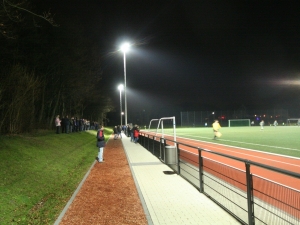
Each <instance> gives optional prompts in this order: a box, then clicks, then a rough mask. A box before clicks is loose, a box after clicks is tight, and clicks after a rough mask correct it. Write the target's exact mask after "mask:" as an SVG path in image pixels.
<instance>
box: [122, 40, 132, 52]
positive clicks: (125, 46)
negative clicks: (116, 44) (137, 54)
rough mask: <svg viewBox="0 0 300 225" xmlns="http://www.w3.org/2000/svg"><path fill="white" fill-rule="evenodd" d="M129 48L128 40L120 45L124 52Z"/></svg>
mask: <svg viewBox="0 0 300 225" xmlns="http://www.w3.org/2000/svg"><path fill="white" fill-rule="evenodd" d="M129 48H130V44H129V43H128V42H126V43H124V44H122V45H121V51H122V52H124V53H126V52H128V50H129Z"/></svg>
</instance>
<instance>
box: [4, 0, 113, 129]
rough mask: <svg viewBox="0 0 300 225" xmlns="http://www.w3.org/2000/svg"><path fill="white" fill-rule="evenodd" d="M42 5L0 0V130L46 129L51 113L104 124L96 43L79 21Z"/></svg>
mask: <svg viewBox="0 0 300 225" xmlns="http://www.w3.org/2000/svg"><path fill="white" fill-rule="evenodd" d="M46 7H47V6H45V5H43V4H40V5H37V4H36V5H33V3H32V2H29V1H26V0H25V1H23V0H14V1H7V0H4V1H3V2H1V3H0V35H1V36H0V42H1V44H0V79H1V82H0V133H1V134H7V133H10V134H14V133H23V132H28V131H31V130H32V129H51V128H53V126H54V119H55V116H56V115H58V114H59V115H62V116H64V115H69V116H77V117H79V118H83V117H84V118H88V119H90V120H93V121H99V122H100V123H104V122H105V120H106V114H107V113H108V112H109V111H111V110H112V109H113V106H112V103H111V100H110V98H108V96H107V95H106V91H105V88H104V87H103V86H104V85H103V74H102V71H101V59H100V57H99V52H100V46H99V44H98V43H97V42H94V41H92V40H91V39H89V38H87V37H86V34H85V31H84V28H83V27H84V25H83V24H81V23H80V20H68V18H67V17H66V18H63V17H61V18H59V19H58V21H55V19H54V18H53V17H52V14H51V13H50V12H48V11H46V13H45V12H44V11H43V10H44V9H45V8H46Z"/></svg>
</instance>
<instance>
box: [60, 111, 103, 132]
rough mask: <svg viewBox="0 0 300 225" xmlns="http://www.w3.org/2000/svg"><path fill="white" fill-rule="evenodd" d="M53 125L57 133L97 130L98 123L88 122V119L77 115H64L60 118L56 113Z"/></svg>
mask: <svg viewBox="0 0 300 225" xmlns="http://www.w3.org/2000/svg"><path fill="white" fill-rule="evenodd" d="M55 127H56V133H57V134H59V133H66V134H69V133H73V132H81V131H87V130H98V129H99V124H98V122H96V121H94V122H90V121H89V120H86V119H83V118H77V117H72V118H69V117H68V116H65V117H63V118H62V119H60V116H59V115H57V116H56V118H55Z"/></svg>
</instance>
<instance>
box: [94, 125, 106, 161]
mask: <svg viewBox="0 0 300 225" xmlns="http://www.w3.org/2000/svg"><path fill="white" fill-rule="evenodd" d="M96 138H97V147H98V148H99V152H98V157H96V159H97V161H98V162H100V163H102V162H104V159H103V152H104V147H105V137H104V127H103V126H101V128H100V129H99V130H98V131H97V136H96Z"/></svg>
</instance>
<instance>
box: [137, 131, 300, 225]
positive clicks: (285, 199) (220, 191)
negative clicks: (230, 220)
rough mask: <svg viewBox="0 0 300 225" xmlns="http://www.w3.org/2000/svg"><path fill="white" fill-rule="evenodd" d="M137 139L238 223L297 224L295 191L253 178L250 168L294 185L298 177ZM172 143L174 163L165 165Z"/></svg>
mask: <svg viewBox="0 0 300 225" xmlns="http://www.w3.org/2000/svg"><path fill="white" fill-rule="evenodd" d="M139 138H140V143H141V145H142V146H143V147H144V148H146V149H147V150H148V151H150V152H152V154H154V155H155V156H156V157H158V158H159V159H160V160H161V161H163V162H165V163H166V164H167V165H168V166H169V167H170V168H172V169H173V170H174V171H175V172H176V173H177V174H178V175H180V176H182V177H183V178H184V179H186V180H187V181H188V182H190V183H191V184H192V185H194V186H195V187H196V188H197V189H198V190H199V191H200V192H201V193H203V194H205V195H206V196H208V197H209V198H210V199H211V200H212V201H214V202H215V203H217V204H218V205H219V206H221V207H222V208H223V209H224V210H226V211H227V212H228V213H230V214H231V215H232V216H234V217H235V218H236V219H237V220H238V221H240V222H241V223H242V224H251V225H252V224H300V192H299V190H295V189H293V188H290V187H287V186H284V185H282V184H279V183H276V182H274V181H272V180H268V179H266V178H264V177H260V176H257V175H254V174H253V173H252V168H255V167H257V168H262V169H265V170H268V171H271V172H272V173H273V174H274V176H276V175H279V174H281V175H283V176H286V178H285V179H295V180H296V182H300V180H299V179H300V174H298V173H293V172H290V171H286V170H282V169H278V168H275V167H271V166H268V165H264V164H260V163H256V162H253V161H248V160H244V159H241V158H237V157H234V156H230V155H226V154H222V153H217V152H211V151H208V150H205V149H201V148H198V147H195V146H191V145H186V144H183V143H180V142H176V141H173V140H169V139H164V138H161V137H158V136H154V135H149V134H146V133H140V137H139ZM174 144H175V146H176V147H174V149H173V151H174V152H173V153H172V154H174V156H175V158H176V160H175V162H172V163H170V164H169V163H168V161H169V159H168V157H170V155H169V154H170V152H166V150H168V151H170V149H168V148H166V146H173V145H174ZM183 147H184V148H191V149H197V151H198V154H194V153H191V152H189V151H187V150H184V149H183ZM171 150H172V149H171ZM203 152H207V153H208V155H211V156H212V155H218V156H219V157H224V158H226V159H231V160H234V161H236V162H238V163H242V164H244V165H245V170H239V169H237V168H234V167H231V166H229V165H226V164H223V163H220V162H217V161H215V160H213V159H212V158H210V157H207V156H206V157H203V156H202V155H203V154H202V153H203Z"/></svg>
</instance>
